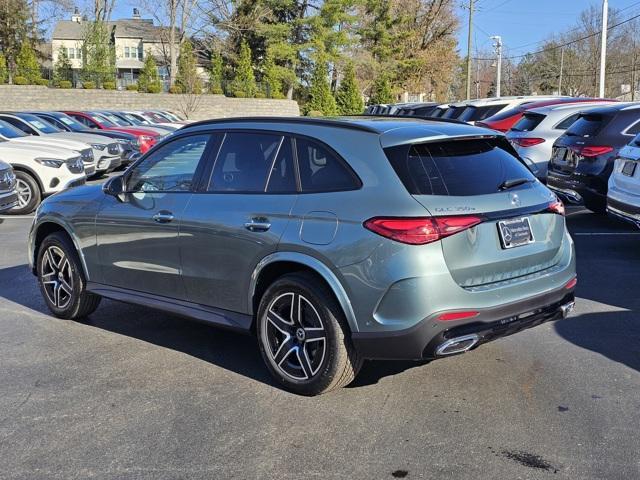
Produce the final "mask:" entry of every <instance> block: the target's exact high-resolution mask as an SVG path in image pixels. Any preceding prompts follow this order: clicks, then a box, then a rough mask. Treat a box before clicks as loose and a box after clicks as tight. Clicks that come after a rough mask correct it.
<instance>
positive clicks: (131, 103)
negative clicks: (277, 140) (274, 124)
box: [0, 85, 300, 120]
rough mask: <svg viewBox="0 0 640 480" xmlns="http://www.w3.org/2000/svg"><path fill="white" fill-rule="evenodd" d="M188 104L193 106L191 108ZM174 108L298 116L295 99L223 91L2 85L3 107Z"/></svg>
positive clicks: (206, 113) (213, 114)
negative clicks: (231, 94) (233, 94)
mask: <svg viewBox="0 0 640 480" xmlns="http://www.w3.org/2000/svg"><path fill="white" fill-rule="evenodd" d="M189 105H192V106H193V107H191V108H189ZM99 109H103V110H145V109H158V110H172V111H175V112H177V113H180V114H182V115H183V116H184V112H185V109H187V110H193V111H192V112H191V113H190V114H189V115H188V116H189V118H190V119H192V120H204V119H207V118H222V117H241V116H266V115H278V116H295V115H299V114H300V110H299V108H298V104H297V103H296V102H295V101H293V100H273V99H262V98H227V97H225V96H223V95H197V96H192V95H179V94H169V93H157V94H153V93H138V92H128V91H116V90H80V89H68V90H67V89H55V88H47V87H40V86H31V85H29V86H26V85H25V86H23V85H0V110H99Z"/></svg>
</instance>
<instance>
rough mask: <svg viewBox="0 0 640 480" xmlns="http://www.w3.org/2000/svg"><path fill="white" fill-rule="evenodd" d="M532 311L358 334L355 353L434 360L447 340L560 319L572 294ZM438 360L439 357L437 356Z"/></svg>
mask: <svg viewBox="0 0 640 480" xmlns="http://www.w3.org/2000/svg"><path fill="white" fill-rule="evenodd" d="M557 298H558V297H556V301H553V302H552V303H549V304H546V305H544V306H542V307H538V308H535V309H533V310H530V311H527V313H526V314H525V313H523V314H520V315H513V316H510V317H507V318H499V319H497V320H495V321H491V322H478V321H471V322H469V323H465V324H463V325H459V326H457V327H453V328H446V324H445V323H444V322H434V321H428V320H426V319H425V320H423V321H422V322H420V323H418V324H417V325H415V326H414V327H412V328H409V329H406V330H401V331H398V332H380V333H378V332H376V333H367V332H357V333H353V334H352V340H353V343H354V346H355V348H356V350H357V351H358V353H359V354H360V355H361V356H362V357H364V358H367V359H379V360H420V359H433V358H437V355H436V353H435V352H436V350H437V348H438V346H439V345H441V344H442V343H444V342H445V341H447V340H450V339H452V338H455V337H461V336H463V335H470V334H476V335H478V337H479V341H478V343H477V344H476V345H475V346H474V347H473V348H476V347H477V346H478V345H482V344H484V343H487V342H490V341H492V340H495V339H498V338H502V337H506V336H508V335H513V334H514V333H517V332H520V331H522V330H525V329H528V328H531V327H535V326H537V325H540V324H542V323H545V322H548V321H552V320H558V319H560V318H562V317H563V313H562V310H561V308H560V307H561V306H562V305H565V304H567V303H570V302H573V301H574V298H575V296H574V293H573V291H571V292H568V293H567V294H566V295H564V296H563V297H562V298H561V299H560V300H557ZM438 358H439V357H438Z"/></svg>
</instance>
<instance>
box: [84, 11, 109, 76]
mask: <svg viewBox="0 0 640 480" xmlns="http://www.w3.org/2000/svg"><path fill="white" fill-rule="evenodd" d="M110 37H111V34H110V32H109V28H108V27H107V25H106V23H105V22H102V21H96V22H91V23H89V24H88V27H87V29H86V31H85V38H84V43H83V47H82V50H83V52H82V53H83V55H82V57H83V58H82V61H83V64H82V80H83V81H85V82H94V83H95V85H96V86H97V87H100V86H102V84H103V83H104V82H113V81H114V79H115V75H116V53H115V48H114V47H113V45H112V44H111V38H110Z"/></svg>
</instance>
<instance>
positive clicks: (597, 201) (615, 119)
mask: <svg viewBox="0 0 640 480" xmlns="http://www.w3.org/2000/svg"><path fill="white" fill-rule="evenodd" d="M638 132H640V103H623V104H620V105H611V106H607V107H602V108H596V109H591V110H589V111H588V112H584V113H581V114H580V116H579V117H578V120H576V121H575V123H573V125H571V127H569V129H568V130H567V131H566V132H565V133H564V135H562V136H560V137H559V138H558V139H557V140H556V141H555V143H554V144H553V151H552V154H551V160H550V161H549V174H548V177H547V186H548V187H549V188H551V189H552V190H554V191H555V192H556V193H558V194H559V195H560V196H561V197H563V198H564V199H565V200H567V201H569V202H571V203H583V204H584V206H585V207H586V208H588V209H589V210H591V211H593V212H598V213H604V212H605V210H606V207H607V183H608V180H609V177H610V176H611V172H612V171H613V165H614V160H615V158H616V157H617V156H618V151H619V150H620V149H621V148H622V147H624V146H625V145H626V144H627V143H629V141H630V140H631V139H632V138H633V137H634V136H635V135H636V134H637V133H638Z"/></svg>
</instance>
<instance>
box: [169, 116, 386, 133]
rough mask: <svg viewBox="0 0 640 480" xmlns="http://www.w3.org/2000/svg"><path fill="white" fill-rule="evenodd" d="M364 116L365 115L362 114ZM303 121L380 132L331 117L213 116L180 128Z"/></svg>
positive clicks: (311, 123)
mask: <svg viewBox="0 0 640 480" xmlns="http://www.w3.org/2000/svg"><path fill="white" fill-rule="evenodd" d="M362 116H363V117H366V116H367V115H362ZM253 122H257V123H304V124H307V125H319V126H324V127H337V128H348V129H352V130H360V131H362V132H368V133H380V132H379V131H378V130H376V129H374V128H371V127H368V126H366V125H362V124H358V123H353V122H347V121H343V120H340V119H339V118H338V119H333V118H322V117H227V118H214V119H210V120H201V121H199V122H194V123H190V124H188V125H186V126H184V127H182V128H181V129H180V130H185V129H187V128H191V127H199V126H203V125H218V124H224V123H253Z"/></svg>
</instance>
